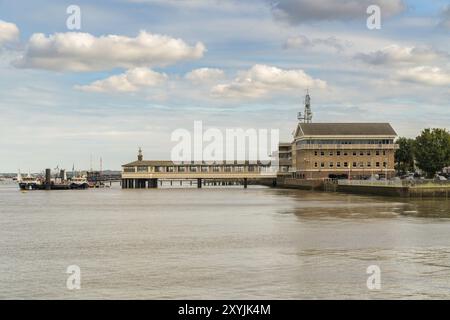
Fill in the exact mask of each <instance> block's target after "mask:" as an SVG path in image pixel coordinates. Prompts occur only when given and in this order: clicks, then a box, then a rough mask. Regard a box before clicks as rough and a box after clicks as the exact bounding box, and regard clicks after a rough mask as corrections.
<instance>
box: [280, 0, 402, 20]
mask: <svg viewBox="0 0 450 320" xmlns="http://www.w3.org/2000/svg"><path fill="white" fill-rule="evenodd" d="M370 5H378V6H380V8H381V12H382V14H383V16H384V17H389V16H392V15H395V14H398V13H400V12H402V11H403V10H404V8H405V5H404V3H403V1H402V0H340V1H336V0H314V1H311V0H277V1H273V6H272V12H273V14H274V17H275V18H276V19H279V20H282V21H286V22H288V23H292V24H298V23H303V22H308V21H323V20H343V21H346V20H349V19H366V18H367V13H366V10H367V7H368V6H370Z"/></svg>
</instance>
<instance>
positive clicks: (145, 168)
mask: <svg viewBox="0 0 450 320" xmlns="http://www.w3.org/2000/svg"><path fill="white" fill-rule="evenodd" d="M149 168H150V172H169V173H170V172H244V171H247V172H257V171H264V170H266V168H267V167H260V166H252V165H250V166H168V167H166V166H155V167H148V166H138V167H136V169H135V168H134V167H126V168H124V172H128V173H130V172H149Z"/></svg>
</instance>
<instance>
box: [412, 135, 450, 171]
mask: <svg viewBox="0 0 450 320" xmlns="http://www.w3.org/2000/svg"><path fill="white" fill-rule="evenodd" d="M414 149H415V152H414V154H415V157H416V163H417V166H418V167H419V168H420V169H422V170H423V171H424V172H425V173H426V174H427V176H428V177H429V178H431V177H433V176H434V174H435V173H436V172H438V171H440V170H442V168H444V167H446V166H448V165H450V133H449V132H448V131H447V130H446V129H439V128H435V129H425V130H423V131H422V133H421V134H420V136H418V137H417V138H416V142H415V148H414Z"/></svg>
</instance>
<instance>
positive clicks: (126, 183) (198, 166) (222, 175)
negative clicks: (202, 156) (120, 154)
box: [122, 150, 277, 189]
mask: <svg viewBox="0 0 450 320" xmlns="http://www.w3.org/2000/svg"><path fill="white" fill-rule="evenodd" d="M122 168H123V171H122V188H123V189H147V188H157V187H158V182H160V181H162V180H164V181H166V180H168V181H170V184H171V185H172V184H173V183H174V182H175V183H177V182H178V183H180V184H181V183H182V181H183V180H190V181H191V184H192V183H193V182H194V183H195V184H196V185H197V187H198V188H201V187H202V185H205V184H209V185H226V184H229V183H239V184H242V185H243V186H244V188H246V187H247V185H248V183H249V182H251V183H254V184H263V185H271V186H275V185H276V178H277V170H276V169H274V168H273V167H272V166H271V164H270V163H268V164H263V163H261V162H258V163H252V162H249V161H245V162H244V161H242V162H238V161H233V162H231V163H230V162H225V161H224V162H220V163H219V162H212V163H209V162H194V161H188V162H179V163H178V162H177V163H175V162H173V161H154V160H151V161H148V160H143V156H142V152H141V150H139V154H138V160H137V161H134V162H131V163H128V164H125V165H123V166H122ZM160 183H161V182H160Z"/></svg>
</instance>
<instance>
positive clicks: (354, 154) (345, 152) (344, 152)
mask: <svg viewBox="0 0 450 320" xmlns="http://www.w3.org/2000/svg"><path fill="white" fill-rule="evenodd" d="M335 154H336V155H337V156H340V155H344V156H348V155H349V154H351V155H353V156H358V155H360V156H364V155H367V156H371V155H372V154H374V155H376V156H379V155H381V154H382V155H383V156H385V155H386V150H383V151H380V150H376V151H374V152H373V151H370V150H369V151H351V152H350V151H336V152H335V151H314V155H315V156H318V155H321V156H325V155H327V156H334V155H335Z"/></svg>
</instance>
